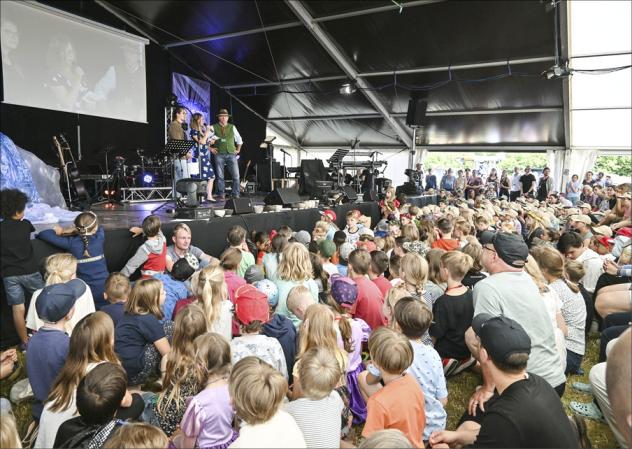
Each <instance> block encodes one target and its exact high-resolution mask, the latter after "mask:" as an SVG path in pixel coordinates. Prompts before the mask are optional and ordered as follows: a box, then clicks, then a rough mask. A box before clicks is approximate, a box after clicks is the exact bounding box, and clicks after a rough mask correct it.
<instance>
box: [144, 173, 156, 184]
mask: <svg viewBox="0 0 632 449" xmlns="http://www.w3.org/2000/svg"><path fill="white" fill-rule="evenodd" d="M153 180H154V177H153V176H152V175H150V174H149V173H146V174H144V175H143V182H144V183H145V184H151V183H152V181H153Z"/></svg>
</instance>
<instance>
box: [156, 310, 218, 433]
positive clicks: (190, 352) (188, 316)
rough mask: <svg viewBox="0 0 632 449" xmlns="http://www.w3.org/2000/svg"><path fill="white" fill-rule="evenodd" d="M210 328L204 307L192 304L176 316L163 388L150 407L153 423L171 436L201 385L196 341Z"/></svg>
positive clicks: (164, 361) (165, 365)
mask: <svg viewBox="0 0 632 449" xmlns="http://www.w3.org/2000/svg"><path fill="white" fill-rule="evenodd" d="M206 329H207V324H206V318H205V316H204V312H203V311H202V309H201V308H200V307H199V306H198V305H196V304H191V305H188V306H186V307H185V308H184V309H183V310H182V311H181V312H180V313H179V314H178V316H177V317H176V321H175V323H174V331H173V342H172V343H173V344H172V349H171V352H169V353H168V354H167V355H166V356H165V357H163V359H162V363H161V367H164V370H162V374H163V375H164V380H163V382H162V384H163V391H162V393H160V395H158V396H157V397H156V396H153V397H152V398H151V400H150V405H149V408H150V409H151V411H152V414H151V419H150V423H151V424H153V425H154V426H157V427H160V428H161V429H162V430H163V432H165V434H166V435H167V436H168V437H170V436H171V435H172V434H173V432H174V431H175V430H176V428H177V426H178V425H179V424H180V421H181V420H182V416H183V415H184V411H185V409H186V401H187V399H188V398H190V397H192V396H195V395H196V394H197V393H198V392H199V390H200V387H201V382H202V377H203V375H202V370H201V368H200V367H199V365H198V364H197V363H196V359H195V347H194V344H193V341H194V340H195V339H196V338H197V337H198V336H200V335H202V334H204V333H205V332H206Z"/></svg>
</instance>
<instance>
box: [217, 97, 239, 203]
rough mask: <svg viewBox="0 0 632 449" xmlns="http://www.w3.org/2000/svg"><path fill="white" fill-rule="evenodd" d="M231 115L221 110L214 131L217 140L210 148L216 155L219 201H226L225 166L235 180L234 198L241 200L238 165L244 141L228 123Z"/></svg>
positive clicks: (233, 126)
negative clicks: (238, 157)
mask: <svg viewBox="0 0 632 449" xmlns="http://www.w3.org/2000/svg"><path fill="white" fill-rule="evenodd" d="M229 117H230V115H229V114H228V111H227V110H226V109H220V110H219V114H217V120H218V123H215V124H214V125H213V131H214V132H215V136H216V137H217V140H216V141H215V143H214V144H213V147H211V148H210V150H211V152H212V153H213V154H214V155H215V172H216V173H215V175H216V177H217V194H218V199H220V200H223V199H225V196H224V189H225V183H224V165H227V166H228V170H229V171H230V176H231V178H232V180H233V189H232V196H233V198H239V166H238V165H237V155H239V151H240V150H241V146H242V144H243V140H242V138H241V135H240V134H239V132H238V131H237V128H236V127H235V125H233V124H232V123H228V118H229Z"/></svg>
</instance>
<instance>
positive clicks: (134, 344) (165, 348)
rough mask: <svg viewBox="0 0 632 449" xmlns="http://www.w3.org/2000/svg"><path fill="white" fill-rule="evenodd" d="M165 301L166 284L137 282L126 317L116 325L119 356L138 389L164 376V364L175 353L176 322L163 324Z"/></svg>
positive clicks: (126, 307)
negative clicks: (173, 339)
mask: <svg viewBox="0 0 632 449" xmlns="http://www.w3.org/2000/svg"><path fill="white" fill-rule="evenodd" d="M164 300H165V291H164V289H163V288H162V282H160V281H159V280H157V279H141V280H139V281H137V282H136V285H134V288H133V289H132V293H131V294H130V297H129V300H128V301H127V303H125V314H124V315H123V318H121V320H120V321H119V322H118V323H117V325H116V330H115V336H116V339H115V349H116V353H117V354H118V356H119V358H120V359H121V362H122V364H123V368H125V371H126V372H127V377H128V382H129V385H130V386H132V387H134V388H135V389H140V386H141V385H142V384H144V383H145V382H146V381H147V379H149V377H150V376H151V375H157V374H160V360H161V358H162V357H164V356H165V355H167V354H168V353H169V351H170V350H171V345H170V344H169V341H170V340H171V337H172V335H173V321H171V320H167V319H165V320H163V318H164V317H163V315H162V309H161V306H162V303H163V302H164ZM160 320H163V322H162V323H161V322H160Z"/></svg>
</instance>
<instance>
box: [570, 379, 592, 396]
mask: <svg viewBox="0 0 632 449" xmlns="http://www.w3.org/2000/svg"><path fill="white" fill-rule="evenodd" d="M571 387H573V389H574V390H577V391H581V392H582V393H590V394H592V388H591V387H590V384H588V383H585V382H573V383H572V384H571Z"/></svg>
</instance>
